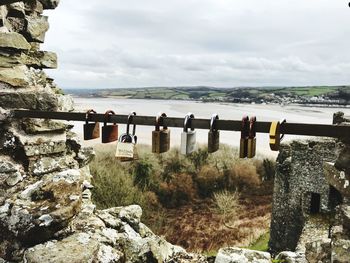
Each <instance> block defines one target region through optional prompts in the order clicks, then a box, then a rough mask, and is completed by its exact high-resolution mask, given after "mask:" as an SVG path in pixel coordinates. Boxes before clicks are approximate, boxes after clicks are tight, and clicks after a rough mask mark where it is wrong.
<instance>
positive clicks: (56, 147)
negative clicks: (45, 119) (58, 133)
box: [24, 141, 66, 157]
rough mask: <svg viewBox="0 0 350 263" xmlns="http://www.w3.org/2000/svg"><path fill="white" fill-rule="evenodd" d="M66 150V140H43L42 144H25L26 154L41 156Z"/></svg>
mask: <svg viewBox="0 0 350 263" xmlns="http://www.w3.org/2000/svg"><path fill="white" fill-rule="evenodd" d="M65 150H66V142H65V141H51V142H43V143H40V144H35V143H33V144H25V145H24V151H25V154H26V156H28V157H33V156H40V155H50V154H54V153H62V152H65Z"/></svg>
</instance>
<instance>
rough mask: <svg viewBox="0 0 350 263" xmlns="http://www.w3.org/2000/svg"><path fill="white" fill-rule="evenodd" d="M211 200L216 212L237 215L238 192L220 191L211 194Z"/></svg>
mask: <svg viewBox="0 0 350 263" xmlns="http://www.w3.org/2000/svg"><path fill="white" fill-rule="evenodd" d="M213 200H214V203H215V205H216V206H217V209H218V212H219V213H220V214H224V215H231V216H234V215H237V212H238V209H239V207H240V206H239V193H238V192H229V191H226V190H224V191H221V192H216V193H214V195H213Z"/></svg>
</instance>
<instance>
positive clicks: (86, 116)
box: [85, 109, 96, 124]
mask: <svg viewBox="0 0 350 263" xmlns="http://www.w3.org/2000/svg"><path fill="white" fill-rule="evenodd" d="M90 114H96V111H95V110H93V109H89V110H88V111H87V112H86V114H85V122H86V124H88V123H89V119H90Z"/></svg>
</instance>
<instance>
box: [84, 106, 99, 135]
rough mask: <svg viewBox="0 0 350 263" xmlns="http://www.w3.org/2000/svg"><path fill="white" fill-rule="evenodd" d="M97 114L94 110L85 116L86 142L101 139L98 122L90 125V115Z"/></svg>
mask: <svg viewBox="0 0 350 263" xmlns="http://www.w3.org/2000/svg"><path fill="white" fill-rule="evenodd" d="M91 114H96V111H94V110H88V111H87V112H86V115H85V120H86V123H85V124H84V140H93V139H97V138H99V137H100V124H99V123H98V122H94V123H89V120H90V115H91Z"/></svg>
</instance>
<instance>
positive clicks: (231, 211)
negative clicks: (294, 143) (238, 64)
mask: <svg viewBox="0 0 350 263" xmlns="http://www.w3.org/2000/svg"><path fill="white" fill-rule="evenodd" d="M114 150H115V146H107V147H106V146H103V148H102V147H101V146H97V147H96V157H95V159H94V161H93V162H92V163H91V165H90V169H91V173H92V175H93V185H94V186H95V187H94V189H93V200H94V202H95V203H96V204H97V206H98V208H101V209H103V208H107V207H113V206H122V205H129V204H135V203H136V204H139V205H141V207H142V208H143V219H142V220H143V222H144V223H146V224H147V225H148V226H149V227H150V228H151V229H152V230H153V231H154V232H155V233H156V234H158V235H161V236H164V237H165V238H166V239H167V240H168V241H170V242H172V243H174V244H178V245H181V246H182V247H184V248H186V249H188V250H189V251H193V252H201V253H206V254H210V255H211V254H215V253H216V251H217V250H218V249H219V248H220V247H223V246H239V247H250V246H254V247H255V248H259V249H262V250H266V249H267V240H268V238H266V235H267V234H268V232H269V224H270V217H271V202H272V201H271V199H272V188H273V187H272V184H273V176H274V162H273V161H271V160H269V159H265V158H263V157H262V156H259V157H257V158H256V159H253V160H241V159H239V158H238V157H237V150H236V149H234V148H231V147H228V146H223V147H221V149H220V150H219V151H218V152H217V153H215V154H211V155H209V154H208V152H207V150H206V149H205V147H201V148H200V149H199V150H198V151H197V152H195V153H193V154H192V155H190V156H188V157H185V156H183V155H181V154H179V151H178V149H172V150H170V152H168V153H166V154H162V155H154V154H152V153H150V148H149V146H139V148H138V152H139V156H140V158H139V159H138V160H137V161H134V162H131V163H121V162H119V161H117V160H115V158H114Z"/></svg>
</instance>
